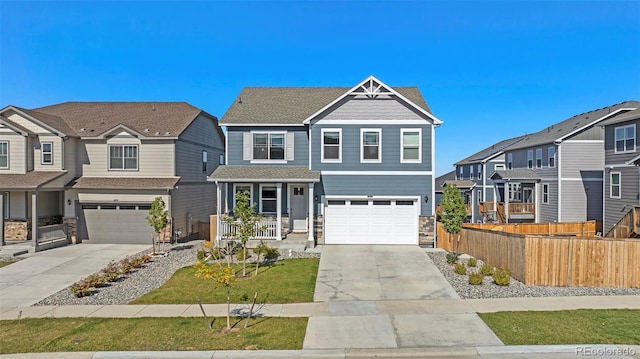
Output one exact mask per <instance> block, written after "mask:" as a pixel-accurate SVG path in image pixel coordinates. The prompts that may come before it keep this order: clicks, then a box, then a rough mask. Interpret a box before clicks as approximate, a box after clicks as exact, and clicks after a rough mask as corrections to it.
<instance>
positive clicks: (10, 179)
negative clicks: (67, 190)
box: [0, 171, 67, 190]
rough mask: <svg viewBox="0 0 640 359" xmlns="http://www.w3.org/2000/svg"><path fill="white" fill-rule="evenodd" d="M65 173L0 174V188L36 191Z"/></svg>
mask: <svg viewBox="0 0 640 359" xmlns="http://www.w3.org/2000/svg"><path fill="white" fill-rule="evenodd" d="M65 173H67V171H31V172H27V173H20V174H18V173H16V174H13V173H11V174H0V188H2V189H23V190H24V189H38V188H40V187H41V186H43V185H45V184H47V183H49V182H51V181H53V180H54V179H56V178H58V177H60V176H62V175H64V174H65Z"/></svg>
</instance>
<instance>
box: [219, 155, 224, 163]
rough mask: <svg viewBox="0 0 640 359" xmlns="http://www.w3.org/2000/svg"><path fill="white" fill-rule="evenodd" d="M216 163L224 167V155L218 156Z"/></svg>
mask: <svg viewBox="0 0 640 359" xmlns="http://www.w3.org/2000/svg"><path fill="white" fill-rule="evenodd" d="M218 163H219V164H221V165H224V154H223V153H221V154H220V156H218Z"/></svg>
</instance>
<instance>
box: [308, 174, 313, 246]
mask: <svg viewBox="0 0 640 359" xmlns="http://www.w3.org/2000/svg"><path fill="white" fill-rule="evenodd" d="M313 187H314V183H313V182H312V183H309V214H308V215H307V218H308V222H309V223H308V224H309V239H308V240H309V241H310V242H313V240H314V236H313V228H314V220H313V214H314V212H315V211H314V208H313V207H314V205H315V201H314V199H313Z"/></svg>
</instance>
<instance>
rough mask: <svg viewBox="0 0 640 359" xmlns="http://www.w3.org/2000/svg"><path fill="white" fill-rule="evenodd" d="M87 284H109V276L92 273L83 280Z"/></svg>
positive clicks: (99, 286) (98, 285) (95, 286)
mask: <svg viewBox="0 0 640 359" xmlns="http://www.w3.org/2000/svg"><path fill="white" fill-rule="evenodd" d="M82 281H83V282H84V283H85V284H86V285H87V286H89V287H93V288H101V287H104V286H106V285H107V278H106V277H105V276H104V275H102V274H98V273H95V274H92V275H90V276H88V277H86V278H85V279H83V280H82Z"/></svg>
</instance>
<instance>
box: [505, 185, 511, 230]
mask: <svg viewBox="0 0 640 359" xmlns="http://www.w3.org/2000/svg"><path fill="white" fill-rule="evenodd" d="M510 198H511V184H509V182H505V183H504V223H509V199H510Z"/></svg>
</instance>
